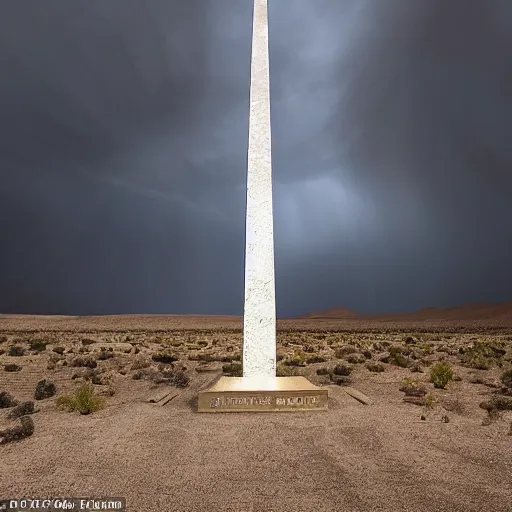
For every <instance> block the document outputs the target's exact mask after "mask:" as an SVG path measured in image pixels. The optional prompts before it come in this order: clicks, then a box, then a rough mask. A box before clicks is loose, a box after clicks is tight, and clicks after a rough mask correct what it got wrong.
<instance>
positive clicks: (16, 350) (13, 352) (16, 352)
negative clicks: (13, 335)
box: [7, 345, 25, 357]
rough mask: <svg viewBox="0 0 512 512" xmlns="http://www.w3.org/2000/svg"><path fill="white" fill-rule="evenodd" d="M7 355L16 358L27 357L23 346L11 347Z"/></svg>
mask: <svg viewBox="0 0 512 512" xmlns="http://www.w3.org/2000/svg"><path fill="white" fill-rule="evenodd" d="M7 354H8V355H10V356H16V357H19V356H23V355H25V349H24V348H23V347H22V346H21V345H11V346H10V347H9V351H8V352H7Z"/></svg>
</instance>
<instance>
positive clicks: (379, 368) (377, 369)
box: [366, 363, 385, 373]
mask: <svg viewBox="0 0 512 512" xmlns="http://www.w3.org/2000/svg"><path fill="white" fill-rule="evenodd" d="M366 368H367V369H368V371H370V372H373V373H382V372H383V371H385V368H384V365H382V364H380V363H368V364H367V365H366Z"/></svg>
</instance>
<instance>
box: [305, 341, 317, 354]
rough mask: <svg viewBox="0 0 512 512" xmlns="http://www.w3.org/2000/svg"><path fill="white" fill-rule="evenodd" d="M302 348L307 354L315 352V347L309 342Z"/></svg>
mask: <svg viewBox="0 0 512 512" xmlns="http://www.w3.org/2000/svg"><path fill="white" fill-rule="evenodd" d="M302 350H303V352H305V353H306V354H313V353H314V352H315V347H314V346H313V345H310V344H309V343H305V344H304V345H302Z"/></svg>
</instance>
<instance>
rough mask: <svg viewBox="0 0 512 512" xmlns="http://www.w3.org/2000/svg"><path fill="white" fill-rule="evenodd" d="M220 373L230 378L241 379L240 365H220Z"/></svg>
mask: <svg viewBox="0 0 512 512" xmlns="http://www.w3.org/2000/svg"><path fill="white" fill-rule="evenodd" d="M222 373H223V374H224V375H227V376H230V377H243V370H242V364H241V363H228V364H224V365H222Z"/></svg>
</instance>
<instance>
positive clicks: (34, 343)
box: [28, 340, 48, 352]
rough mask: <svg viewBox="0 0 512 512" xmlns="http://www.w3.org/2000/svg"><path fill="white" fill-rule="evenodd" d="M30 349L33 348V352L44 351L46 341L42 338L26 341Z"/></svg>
mask: <svg viewBox="0 0 512 512" xmlns="http://www.w3.org/2000/svg"><path fill="white" fill-rule="evenodd" d="M28 345H29V347H30V350H34V351H35V352H44V351H45V350H46V345H48V342H47V341H44V340H31V341H29V343H28Z"/></svg>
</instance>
